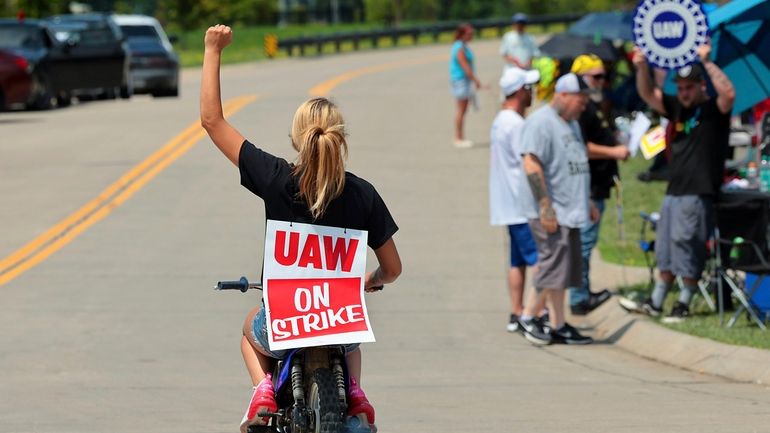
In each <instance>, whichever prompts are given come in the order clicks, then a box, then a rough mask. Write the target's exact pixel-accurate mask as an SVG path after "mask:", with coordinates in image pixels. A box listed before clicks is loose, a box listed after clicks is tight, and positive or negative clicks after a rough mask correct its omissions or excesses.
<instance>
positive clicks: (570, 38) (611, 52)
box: [540, 33, 621, 62]
mask: <svg viewBox="0 0 770 433" xmlns="http://www.w3.org/2000/svg"><path fill="white" fill-rule="evenodd" d="M594 39H595V38H593V37H585V36H578V35H573V34H568V33H558V34H555V35H553V36H552V37H551V39H548V40H547V41H545V42H544V43H543V44H542V45H540V51H541V52H542V53H543V54H544V55H546V56H548V57H552V58H554V59H559V60H564V59H574V58H575V57H577V56H579V55H581V54H589V53H591V54H596V55H597V56H599V58H600V59H602V60H604V61H605V62H615V61H617V60H618V59H620V57H621V54H620V52H619V51H618V50H617V49H616V48H615V47H614V46H613V45H612V42H610V41H609V40H607V39H598V40H597V41H595V40H594ZM597 42H598V43H597Z"/></svg>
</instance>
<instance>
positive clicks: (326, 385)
mask: <svg viewBox="0 0 770 433" xmlns="http://www.w3.org/2000/svg"><path fill="white" fill-rule="evenodd" d="M307 389H308V399H307V404H308V407H309V409H311V410H312V411H313V412H314V413H315V429H314V430H313V432H314V433H343V432H344V428H345V418H344V416H343V413H344V408H342V407H340V406H341V405H340V402H339V399H338V397H337V386H336V384H335V381H334V375H333V374H332V372H331V370H329V369H328V368H319V369H316V370H315V371H314V372H313V375H312V376H311V377H310V378H309V386H308V388H307Z"/></svg>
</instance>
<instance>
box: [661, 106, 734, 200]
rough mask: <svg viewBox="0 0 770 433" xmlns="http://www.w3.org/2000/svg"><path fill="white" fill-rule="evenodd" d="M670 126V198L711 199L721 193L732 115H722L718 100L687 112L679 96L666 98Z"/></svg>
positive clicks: (693, 107)
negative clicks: (706, 197)
mask: <svg viewBox="0 0 770 433" xmlns="http://www.w3.org/2000/svg"><path fill="white" fill-rule="evenodd" d="M663 106H664V107H665V109H666V113H667V117H668V120H669V122H674V123H673V125H671V126H670V128H669V131H671V133H670V137H667V139H669V141H670V143H668V144H667V150H668V151H669V152H670V154H669V161H668V163H669V168H670V178H669V182H668V189H667V190H666V194H668V195H690V194H693V195H707V196H714V195H716V194H717V193H718V192H719V187H720V186H721V184H722V179H723V177H724V170H725V159H726V156H727V155H726V153H727V145H728V140H729V137H730V113H727V114H725V113H722V112H721V111H719V106H718V105H717V102H716V98H710V99H709V100H707V101H706V102H703V103H702V104H699V105H696V106H692V107H689V108H684V107H683V106H682V104H681V103H680V102H679V100H678V99H677V98H676V97H675V96H670V95H664V96H663Z"/></svg>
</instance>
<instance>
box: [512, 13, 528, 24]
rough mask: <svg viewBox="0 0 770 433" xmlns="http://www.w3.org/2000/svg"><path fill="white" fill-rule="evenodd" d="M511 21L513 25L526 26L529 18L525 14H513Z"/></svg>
mask: <svg viewBox="0 0 770 433" xmlns="http://www.w3.org/2000/svg"><path fill="white" fill-rule="evenodd" d="M511 19H512V20H513V23H514V24H526V23H528V22H529V17H528V16H527V14H523V13H521V12H519V13H517V14H514V15H513V18H511Z"/></svg>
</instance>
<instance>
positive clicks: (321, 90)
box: [308, 55, 449, 97]
mask: <svg viewBox="0 0 770 433" xmlns="http://www.w3.org/2000/svg"><path fill="white" fill-rule="evenodd" d="M447 60H449V56H448V55H440V56H433V57H426V58H423V59H409V60H401V61H398V62H392V63H383V64H381V65H374V66H367V67H365V68H360V69H354V70H352V71H348V72H345V73H344V74H340V75H337V76H336V77H334V78H331V79H329V80H326V81H324V82H323V83H320V84H318V85H316V86H313V88H311V89H310V90H309V91H308V93H309V94H310V96H313V97H316V96H328V95H329V93H330V92H331V91H332V90H333V89H334V88H335V87H337V86H339V85H340V84H342V83H344V82H346V81H350V80H352V79H354V78H358V77H360V76H363V75H368V74H375V73H377V72H383V71H389V70H391V69H397V68H402V67H405V66H415V65H424V64H428V63H435V62H439V61H447Z"/></svg>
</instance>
